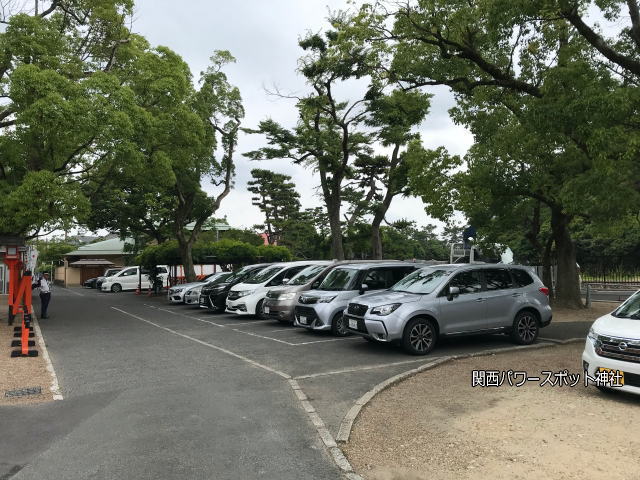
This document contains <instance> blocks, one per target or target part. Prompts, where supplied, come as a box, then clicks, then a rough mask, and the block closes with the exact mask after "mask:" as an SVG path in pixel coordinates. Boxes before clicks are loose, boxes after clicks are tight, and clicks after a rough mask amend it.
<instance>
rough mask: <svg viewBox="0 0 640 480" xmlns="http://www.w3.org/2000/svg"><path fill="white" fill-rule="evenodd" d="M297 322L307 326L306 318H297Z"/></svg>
mask: <svg viewBox="0 0 640 480" xmlns="http://www.w3.org/2000/svg"><path fill="white" fill-rule="evenodd" d="M298 321H299V322H300V323H301V324H303V325H306V324H307V317H299V318H298Z"/></svg>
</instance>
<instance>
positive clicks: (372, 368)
mask: <svg viewBox="0 0 640 480" xmlns="http://www.w3.org/2000/svg"><path fill="white" fill-rule="evenodd" d="M433 360H434V358H433V357H430V358H429V360H427V359H424V358H421V359H418V360H404V361H402V362H392V363H383V364H381V365H369V366H366V367H353V368H344V369H342V370H332V371H329V372H319V373H312V374H309V375H300V376H298V377H295V379H296V380H304V379H307V378H316V377H326V376H329V375H339V374H342V373H352V372H360V371H363V370H375V369H376V368H386V367H395V366H397V365H407V364H409V363H419V362H425V363H428V362H432V361H433Z"/></svg>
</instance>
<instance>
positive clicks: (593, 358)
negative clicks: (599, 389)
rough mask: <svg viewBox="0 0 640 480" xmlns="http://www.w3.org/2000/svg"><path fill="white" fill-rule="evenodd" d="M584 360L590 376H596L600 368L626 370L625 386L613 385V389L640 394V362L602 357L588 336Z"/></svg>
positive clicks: (583, 354) (583, 353)
mask: <svg viewBox="0 0 640 480" xmlns="http://www.w3.org/2000/svg"><path fill="white" fill-rule="evenodd" d="M582 362H583V365H584V367H585V370H586V372H587V373H588V374H589V376H590V377H595V375H596V372H597V371H598V369H599V368H610V369H612V370H620V371H622V372H624V386H622V387H612V389H613V390H620V391H622V392H629V393H635V394H636V395H640V363H633V362H626V361H621V360H615V359H613V358H606V357H601V356H600V355H598V354H597V353H596V351H595V348H594V347H593V342H592V341H591V340H590V339H588V338H587V341H586V342H585V345H584V352H582Z"/></svg>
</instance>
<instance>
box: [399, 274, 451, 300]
mask: <svg viewBox="0 0 640 480" xmlns="http://www.w3.org/2000/svg"><path fill="white" fill-rule="evenodd" d="M450 274H451V271H449V270H434V269H432V268H424V269H422V270H417V271H415V272H413V273H412V274H410V275H407V276H406V277H404V278H403V279H402V280H400V281H399V282H398V283H396V284H395V285H394V286H393V287H391V290H393V291H394V292H407V293H420V294H425V295H426V294H428V293H431V292H433V291H434V290H435V289H436V287H438V285H440V284H441V283H442V281H443V279H444V278H446V277H448V276H449V275H450Z"/></svg>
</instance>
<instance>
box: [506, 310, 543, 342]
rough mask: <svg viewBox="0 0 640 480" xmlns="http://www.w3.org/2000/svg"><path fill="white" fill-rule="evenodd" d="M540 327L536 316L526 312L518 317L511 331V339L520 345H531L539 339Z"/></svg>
mask: <svg viewBox="0 0 640 480" xmlns="http://www.w3.org/2000/svg"><path fill="white" fill-rule="evenodd" d="M538 333H540V325H538V318H537V317H536V314H535V313H533V312H531V311H529V310H524V311H522V312H520V313H518V315H516V318H515V320H514V321H513V328H512V329H511V339H512V340H513V341H514V342H515V343H517V344H518V345H531V344H532V343H533V342H535V341H536V339H537V338H538Z"/></svg>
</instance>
